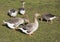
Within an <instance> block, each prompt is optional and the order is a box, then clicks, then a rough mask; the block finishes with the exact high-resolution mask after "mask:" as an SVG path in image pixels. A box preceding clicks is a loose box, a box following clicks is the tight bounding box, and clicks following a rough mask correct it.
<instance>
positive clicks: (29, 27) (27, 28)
mask: <svg viewBox="0 0 60 42" xmlns="http://www.w3.org/2000/svg"><path fill="white" fill-rule="evenodd" d="M38 16H39V14H38V13H36V14H34V22H33V23H28V24H27V25H25V26H23V27H21V28H18V29H19V30H21V31H22V32H24V33H26V34H28V35H30V36H31V35H32V34H33V32H35V31H36V30H37V29H38V26H39V24H38V20H37V17H38Z"/></svg>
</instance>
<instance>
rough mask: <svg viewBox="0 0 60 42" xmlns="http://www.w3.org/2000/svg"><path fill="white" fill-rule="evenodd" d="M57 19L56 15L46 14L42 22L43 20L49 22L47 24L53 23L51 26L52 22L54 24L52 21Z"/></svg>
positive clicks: (42, 17)
mask: <svg viewBox="0 0 60 42" xmlns="http://www.w3.org/2000/svg"><path fill="white" fill-rule="evenodd" d="M55 18H56V16H55V15H52V14H44V15H42V16H41V21H42V20H43V19H45V20H47V22H48V21H49V20H50V21H51V24H52V22H53V21H52V20H53V19H55Z"/></svg>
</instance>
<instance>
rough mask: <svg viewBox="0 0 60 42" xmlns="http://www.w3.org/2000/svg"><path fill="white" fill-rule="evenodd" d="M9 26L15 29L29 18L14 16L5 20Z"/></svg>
mask: <svg viewBox="0 0 60 42" xmlns="http://www.w3.org/2000/svg"><path fill="white" fill-rule="evenodd" d="M3 22H4V23H5V24H7V26H8V27H9V28H11V29H15V28H16V27H18V26H19V25H20V24H23V23H24V22H27V19H25V18H13V19H9V20H8V21H3Z"/></svg>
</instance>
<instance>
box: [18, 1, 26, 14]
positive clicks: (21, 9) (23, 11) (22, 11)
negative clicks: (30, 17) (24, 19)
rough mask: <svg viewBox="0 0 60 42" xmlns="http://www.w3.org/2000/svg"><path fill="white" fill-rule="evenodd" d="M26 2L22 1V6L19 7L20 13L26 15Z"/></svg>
mask: <svg viewBox="0 0 60 42" xmlns="http://www.w3.org/2000/svg"><path fill="white" fill-rule="evenodd" d="M24 4H25V2H24V1H22V7H21V8H20V9H19V13H20V14H22V15H24V14H25V7H24Z"/></svg>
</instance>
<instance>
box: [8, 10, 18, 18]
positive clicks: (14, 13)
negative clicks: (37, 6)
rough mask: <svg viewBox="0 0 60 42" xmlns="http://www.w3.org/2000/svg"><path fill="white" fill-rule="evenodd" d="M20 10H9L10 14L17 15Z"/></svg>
mask: <svg viewBox="0 0 60 42" xmlns="http://www.w3.org/2000/svg"><path fill="white" fill-rule="evenodd" d="M17 13H18V11H16V10H15V9H10V10H9V11H8V15H10V16H12V17H15V16H16V15H17Z"/></svg>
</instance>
